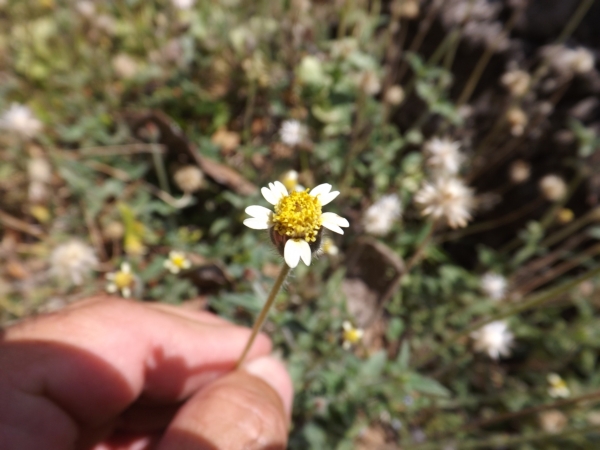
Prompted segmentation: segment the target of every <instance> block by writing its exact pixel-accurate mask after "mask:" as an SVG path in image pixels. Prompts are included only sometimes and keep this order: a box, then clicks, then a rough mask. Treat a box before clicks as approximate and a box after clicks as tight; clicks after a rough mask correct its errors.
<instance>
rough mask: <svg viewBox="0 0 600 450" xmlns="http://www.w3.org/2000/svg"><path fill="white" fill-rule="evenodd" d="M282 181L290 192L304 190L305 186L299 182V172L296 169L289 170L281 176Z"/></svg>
mask: <svg viewBox="0 0 600 450" xmlns="http://www.w3.org/2000/svg"><path fill="white" fill-rule="evenodd" d="M281 182H282V183H283V185H284V186H285V188H286V189H287V190H288V192H293V191H304V190H305V189H304V186H302V185H301V184H299V183H298V172H296V171H295V170H288V171H287V172H285V173H284V174H283V175H282V176H281Z"/></svg>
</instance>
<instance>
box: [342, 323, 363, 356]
mask: <svg viewBox="0 0 600 450" xmlns="http://www.w3.org/2000/svg"><path fill="white" fill-rule="evenodd" d="M342 328H343V329H344V343H343V344H342V347H344V349H345V350H348V349H350V347H352V346H353V345H355V344H358V343H359V342H360V340H361V339H362V337H363V334H365V332H364V330H361V329H360V328H355V327H354V325H352V324H351V323H350V322H348V321H347V320H345V321H344V323H343V324H342Z"/></svg>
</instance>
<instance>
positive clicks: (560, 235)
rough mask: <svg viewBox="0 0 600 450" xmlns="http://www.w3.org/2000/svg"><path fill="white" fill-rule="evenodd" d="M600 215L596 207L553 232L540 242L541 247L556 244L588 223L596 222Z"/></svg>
mask: <svg viewBox="0 0 600 450" xmlns="http://www.w3.org/2000/svg"><path fill="white" fill-rule="evenodd" d="M599 217H600V214H599V211H598V210H596V209H595V208H594V209H592V210H591V211H589V212H588V213H587V214H584V215H583V216H581V217H579V218H578V219H575V220H574V221H573V222H571V223H570V224H569V225H568V226H566V227H564V228H561V229H560V230H558V231H557V232H556V233H553V234H551V235H550V236H548V237H547V238H546V239H544V240H543V241H542V242H540V247H551V246H553V245H554V244H556V243H558V242H560V241H562V240H563V239H565V238H567V237H569V236H571V235H572V234H574V233H575V232H576V231H577V230H579V229H580V228H583V227H584V226H586V225H588V224H589V223H591V222H594V221H595V220H597V219H598V218H599Z"/></svg>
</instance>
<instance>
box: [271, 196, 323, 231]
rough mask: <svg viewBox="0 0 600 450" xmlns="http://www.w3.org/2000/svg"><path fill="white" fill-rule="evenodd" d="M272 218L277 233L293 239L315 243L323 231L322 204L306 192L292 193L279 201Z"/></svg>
mask: <svg viewBox="0 0 600 450" xmlns="http://www.w3.org/2000/svg"><path fill="white" fill-rule="evenodd" d="M274 209H275V212H274V213H273V216H272V217H271V220H272V222H273V226H274V228H275V231H276V232H277V233H279V234H281V235H283V236H288V237H290V238H292V239H304V240H305V241H306V242H315V241H316V240H317V235H318V233H319V230H320V229H321V202H320V201H319V199H318V198H317V197H313V196H312V195H310V194H309V193H308V190H306V191H304V192H292V193H291V194H289V195H287V196H285V197H283V198H282V199H281V200H279V203H277V205H275V208H274Z"/></svg>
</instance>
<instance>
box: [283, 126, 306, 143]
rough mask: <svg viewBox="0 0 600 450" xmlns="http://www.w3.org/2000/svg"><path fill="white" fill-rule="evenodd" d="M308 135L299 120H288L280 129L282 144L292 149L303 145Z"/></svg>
mask: <svg viewBox="0 0 600 450" xmlns="http://www.w3.org/2000/svg"><path fill="white" fill-rule="evenodd" d="M306 134H307V133H306V128H305V127H304V125H302V124H301V123H300V122H298V121H297V120H286V121H284V122H283V123H282V124H281V128H280V129H279V137H280V138H281V142H283V143H284V144H286V145H289V146H290V147H294V146H296V145H298V144H300V143H302V141H304V139H305V137H306Z"/></svg>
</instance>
